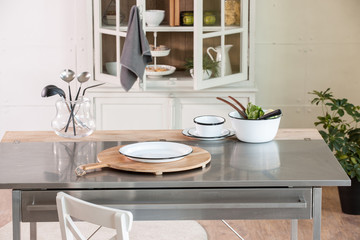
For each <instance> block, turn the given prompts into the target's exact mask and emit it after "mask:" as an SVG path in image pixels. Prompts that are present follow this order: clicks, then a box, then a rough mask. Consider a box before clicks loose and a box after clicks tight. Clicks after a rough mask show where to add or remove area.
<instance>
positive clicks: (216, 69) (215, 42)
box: [203, 37, 221, 80]
mask: <svg viewBox="0 0 360 240" xmlns="http://www.w3.org/2000/svg"><path fill="white" fill-rule="evenodd" d="M220 45H221V37H212V38H204V39H203V70H207V71H206V72H204V73H203V80H206V78H214V77H220V76H221V65H220V64H221V46H220ZM210 72H211V75H210V74H209V73H210ZM208 74H209V75H210V76H208Z"/></svg>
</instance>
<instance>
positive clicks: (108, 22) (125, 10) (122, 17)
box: [100, 0, 136, 29]
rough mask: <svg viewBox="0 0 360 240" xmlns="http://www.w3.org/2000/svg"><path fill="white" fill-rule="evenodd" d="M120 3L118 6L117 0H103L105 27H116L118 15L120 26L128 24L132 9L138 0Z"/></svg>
mask: <svg viewBox="0 0 360 240" xmlns="http://www.w3.org/2000/svg"><path fill="white" fill-rule="evenodd" d="M119 2H120V5H119V6H116V1H115V0H101V25H100V26H102V27H103V28H110V29H111V28H115V26H116V17H117V16H116V15H117V14H118V19H119V22H120V26H127V22H128V19H129V13H130V9H131V7H132V6H133V5H136V0H131V1H119Z"/></svg>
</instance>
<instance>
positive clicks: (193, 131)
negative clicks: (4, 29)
mask: <svg viewBox="0 0 360 240" xmlns="http://www.w3.org/2000/svg"><path fill="white" fill-rule="evenodd" d="M188 133H189V134H190V135H191V136H194V137H201V138H202V137H204V136H201V135H200V134H199V133H198V132H197V131H196V128H190V129H189V131H188ZM229 133H230V130H228V129H225V128H224V129H223V130H222V131H221V134H220V135H219V136H213V137H210V138H221V137H226V136H227V135H229ZM206 138H209V137H206Z"/></svg>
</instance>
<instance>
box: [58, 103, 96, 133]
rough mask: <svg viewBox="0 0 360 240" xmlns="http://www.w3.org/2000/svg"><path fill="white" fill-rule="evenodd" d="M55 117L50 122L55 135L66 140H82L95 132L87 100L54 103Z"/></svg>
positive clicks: (89, 104)
mask: <svg viewBox="0 0 360 240" xmlns="http://www.w3.org/2000/svg"><path fill="white" fill-rule="evenodd" d="M55 106H56V116H55V118H54V119H53V120H52V122H51V126H52V128H53V129H54V131H55V133H56V134H57V135H59V136H61V137H66V138H82V137H86V136H89V135H90V134H92V133H93V132H94V130H95V122H94V119H93V117H92V115H91V103H90V100H89V99H88V98H83V97H82V98H80V99H78V100H76V101H68V100H65V99H63V98H61V99H59V100H58V101H57V102H56V103H55Z"/></svg>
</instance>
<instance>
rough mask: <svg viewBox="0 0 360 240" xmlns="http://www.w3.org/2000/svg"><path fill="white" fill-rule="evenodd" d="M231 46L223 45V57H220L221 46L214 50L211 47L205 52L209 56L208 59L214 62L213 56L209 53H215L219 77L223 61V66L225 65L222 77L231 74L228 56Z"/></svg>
mask: <svg viewBox="0 0 360 240" xmlns="http://www.w3.org/2000/svg"><path fill="white" fill-rule="evenodd" d="M232 46H233V45H231V44H228V45H224V47H225V49H224V56H221V55H222V52H221V46H217V47H215V48H213V47H209V48H208V49H207V50H206V52H207V54H208V55H209V57H210V58H211V60H213V61H215V60H214V58H213V56H212V55H211V53H210V50H213V51H214V52H216V58H215V59H216V61H217V62H219V63H218V66H219V67H218V69H219V75H221V71H220V70H221V64H222V61H224V63H225V64H224V65H225V72H224V76H226V75H230V74H232V70H231V63H230V56H229V51H230V48H232Z"/></svg>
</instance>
